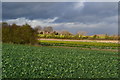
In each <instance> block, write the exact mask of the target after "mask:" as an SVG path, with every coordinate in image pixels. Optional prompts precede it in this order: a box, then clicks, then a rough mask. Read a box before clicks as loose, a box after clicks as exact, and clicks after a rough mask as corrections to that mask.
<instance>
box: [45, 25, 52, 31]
mask: <svg viewBox="0 0 120 80" xmlns="http://www.w3.org/2000/svg"><path fill="white" fill-rule="evenodd" d="M43 31H45V32H53V28H52V27H51V26H48V27H44V29H43Z"/></svg>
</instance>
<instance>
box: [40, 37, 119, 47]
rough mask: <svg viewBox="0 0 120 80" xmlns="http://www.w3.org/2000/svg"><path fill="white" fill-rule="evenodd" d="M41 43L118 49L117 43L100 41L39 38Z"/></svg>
mask: <svg viewBox="0 0 120 80" xmlns="http://www.w3.org/2000/svg"><path fill="white" fill-rule="evenodd" d="M39 42H40V43H41V45H46V46H66V47H80V48H98V49H118V46H119V44H117V43H101V42H82V41H74V40H68V41H66V40H47V39H41V40H39Z"/></svg>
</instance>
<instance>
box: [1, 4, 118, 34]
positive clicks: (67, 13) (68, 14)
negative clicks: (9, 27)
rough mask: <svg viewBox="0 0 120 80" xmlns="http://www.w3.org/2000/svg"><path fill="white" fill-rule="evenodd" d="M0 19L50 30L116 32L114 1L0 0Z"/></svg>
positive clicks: (116, 7)
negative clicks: (0, 9)
mask: <svg viewBox="0 0 120 80" xmlns="http://www.w3.org/2000/svg"><path fill="white" fill-rule="evenodd" d="M2 20H3V21H6V22H8V23H9V24H12V23H16V24H18V25H23V24H25V23H28V24H29V25H31V26H32V27H33V28H34V27H36V26H39V25H40V26H42V27H45V26H52V27H53V29H54V30H68V31H70V32H71V33H73V34H76V33H77V32H78V31H85V32H88V34H89V35H93V34H117V33H118V3H117V2H3V3H2Z"/></svg>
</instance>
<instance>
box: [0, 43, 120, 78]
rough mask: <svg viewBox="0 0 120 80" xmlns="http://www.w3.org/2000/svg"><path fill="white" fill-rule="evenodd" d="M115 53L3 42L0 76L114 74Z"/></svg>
mask: <svg viewBox="0 0 120 80" xmlns="http://www.w3.org/2000/svg"><path fill="white" fill-rule="evenodd" d="M117 54H118V53H117V52H109V51H96V50H80V49H74V48H73V49H72V48H68V49H67V48H57V47H56V48H50V47H34V46H27V45H15V44H3V54H2V56H3V57H2V59H3V66H2V67H3V78H117V77H118V73H117V69H118V65H117V64H118V60H117V59H118V57H117Z"/></svg>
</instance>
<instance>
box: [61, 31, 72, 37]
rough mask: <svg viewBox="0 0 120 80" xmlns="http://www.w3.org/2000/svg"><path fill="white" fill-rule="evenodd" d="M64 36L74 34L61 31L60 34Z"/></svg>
mask: <svg viewBox="0 0 120 80" xmlns="http://www.w3.org/2000/svg"><path fill="white" fill-rule="evenodd" d="M60 33H61V34H62V35H67V36H68V35H72V33H70V32H69V31H66V30H64V31H61V32H60Z"/></svg>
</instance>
